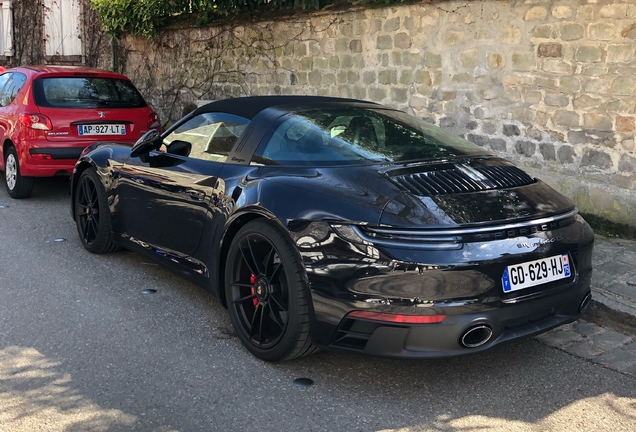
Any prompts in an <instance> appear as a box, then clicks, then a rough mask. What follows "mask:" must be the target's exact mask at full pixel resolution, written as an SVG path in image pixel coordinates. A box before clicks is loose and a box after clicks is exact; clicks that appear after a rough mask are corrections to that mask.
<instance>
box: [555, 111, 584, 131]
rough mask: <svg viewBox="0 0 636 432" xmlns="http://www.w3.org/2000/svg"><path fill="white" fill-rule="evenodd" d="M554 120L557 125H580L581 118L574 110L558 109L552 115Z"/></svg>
mask: <svg viewBox="0 0 636 432" xmlns="http://www.w3.org/2000/svg"><path fill="white" fill-rule="evenodd" d="M552 122H553V123H554V124H555V125H557V126H566V127H579V125H580V119H579V115H578V113H576V112H574V111H566V110H558V111H555V113H554V114H553V115H552Z"/></svg>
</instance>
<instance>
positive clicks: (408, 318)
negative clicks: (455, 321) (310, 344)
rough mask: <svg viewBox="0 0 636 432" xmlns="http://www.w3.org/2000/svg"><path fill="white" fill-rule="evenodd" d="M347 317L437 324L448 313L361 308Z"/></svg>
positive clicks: (403, 322) (390, 321) (397, 322)
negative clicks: (402, 311)
mask: <svg viewBox="0 0 636 432" xmlns="http://www.w3.org/2000/svg"><path fill="white" fill-rule="evenodd" d="M347 317H350V318H362V319H369V320H373V321H384V322H388V323H396V324H437V323H441V322H442V321H444V320H445V319H446V315H402V314H390V313H383V312H371V311H361V310H356V311H353V312H350V313H349V314H348V315H347Z"/></svg>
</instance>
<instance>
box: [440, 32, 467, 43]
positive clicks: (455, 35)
mask: <svg viewBox="0 0 636 432" xmlns="http://www.w3.org/2000/svg"><path fill="white" fill-rule="evenodd" d="M464 37H465V34H464V32H460V31H455V30H449V31H447V32H446V33H445V34H444V43H445V44H447V45H454V44H456V43H460V42H463V41H464Z"/></svg>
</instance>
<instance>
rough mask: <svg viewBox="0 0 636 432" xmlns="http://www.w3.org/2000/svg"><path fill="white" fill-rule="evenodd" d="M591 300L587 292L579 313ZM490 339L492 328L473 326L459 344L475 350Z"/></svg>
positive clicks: (465, 332)
mask: <svg viewBox="0 0 636 432" xmlns="http://www.w3.org/2000/svg"><path fill="white" fill-rule="evenodd" d="M590 300H592V293H590V292H589V291H588V292H587V293H586V294H585V295H584V296H583V299H581V303H580V304H579V313H583V312H585V310H586V309H587V307H588V306H589V304H590ZM490 338H492V328H491V327H490V326H489V325H487V324H475V325H474V326H472V327H469V328H468V329H466V330H465V331H464V333H462V335H461V336H460V338H459V344H460V345H461V346H463V347H464V348H477V347H480V346H482V345H484V344H485V343H487V342H488V341H489V340H490Z"/></svg>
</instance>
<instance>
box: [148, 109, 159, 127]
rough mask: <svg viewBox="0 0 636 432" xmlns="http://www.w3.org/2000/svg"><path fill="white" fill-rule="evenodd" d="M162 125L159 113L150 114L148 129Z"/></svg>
mask: <svg viewBox="0 0 636 432" xmlns="http://www.w3.org/2000/svg"><path fill="white" fill-rule="evenodd" d="M159 126H161V123H160V122H159V114H157V113H156V112H151V113H150V115H149V116H148V129H155V128H158V127H159Z"/></svg>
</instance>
